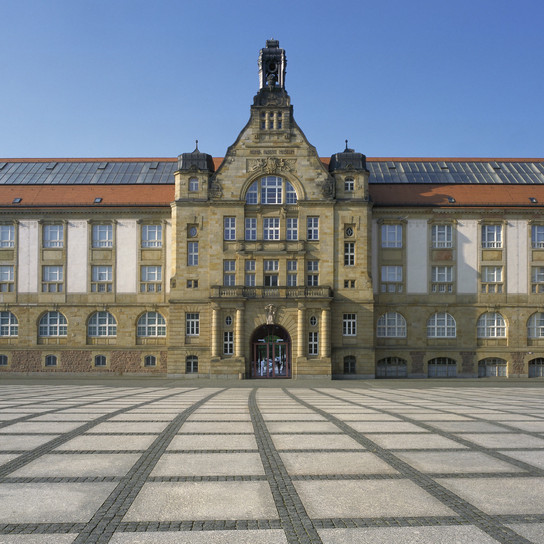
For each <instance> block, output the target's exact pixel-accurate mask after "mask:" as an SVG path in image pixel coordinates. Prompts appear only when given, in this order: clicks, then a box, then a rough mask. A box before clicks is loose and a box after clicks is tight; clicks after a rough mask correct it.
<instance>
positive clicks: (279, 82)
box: [259, 39, 287, 89]
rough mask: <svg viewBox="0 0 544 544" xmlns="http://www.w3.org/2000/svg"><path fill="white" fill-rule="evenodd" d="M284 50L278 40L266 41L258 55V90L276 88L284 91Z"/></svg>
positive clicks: (285, 61) (285, 62)
mask: <svg viewBox="0 0 544 544" xmlns="http://www.w3.org/2000/svg"><path fill="white" fill-rule="evenodd" d="M286 64H287V60H286V58H285V50H284V49H281V48H280V42H279V41H278V40H274V39H271V40H266V47H263V49H261V52H260V53H259V89H264V88H267V87H268V88H272V87H276V86H278V87H279V88H280V89H285V66H286Z"/></svg>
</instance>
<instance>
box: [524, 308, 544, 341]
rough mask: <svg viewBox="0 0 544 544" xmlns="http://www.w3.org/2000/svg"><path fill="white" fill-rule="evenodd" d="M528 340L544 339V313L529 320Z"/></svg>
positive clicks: (534, 315)
mask: <svg viewBox="0 0 544 544" xmlns="http://www.w3.org/2000/svg"><path fill="white" fill-rule="evenodd" d="M527 338H544V313H538V314H533V315H532V316H531V317H530V318H529V321H527Z"/></svg>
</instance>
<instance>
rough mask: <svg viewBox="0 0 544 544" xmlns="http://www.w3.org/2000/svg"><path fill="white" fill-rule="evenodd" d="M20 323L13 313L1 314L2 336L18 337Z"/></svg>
mask: <svg viewBox="0 0 544 544" xmlns="http://www.w3.org/2000/svg"><path fill="white" fill-rule="evenodd" d="M18 334H19V322H18V321H17V318H16V317H15V315H13V314H12V313H11V312H0V336H17V335H18Z"/></svg>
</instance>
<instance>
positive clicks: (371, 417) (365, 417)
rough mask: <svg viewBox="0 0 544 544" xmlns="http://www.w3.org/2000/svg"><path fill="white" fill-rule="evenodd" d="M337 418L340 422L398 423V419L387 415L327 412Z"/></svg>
mask: <svg viewBox="0 0 544 544" xmlns="http://www.w3.org/2000/svg"><path fill="white" fill-rule="evenodd" d="M329 413H330V414H331V415H333V416H335V417H337V418H338V419H339V420H340V421H400V419H399V418H398V417H395V416H391V415H389V414H378V413H372V414H365V413H345V412H338V411H334V412H329Z"/></svg>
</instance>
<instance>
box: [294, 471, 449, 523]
mask: <svg viewBox="0 0 544 544" xmlns="http://www.w3.org/2000/svg"><path fill="white" fill-rule="evenodd" d="M293 483H294V485H295V488H296V490H297V492H298V494H299V496H300V498H301V500H302V502H303V504H304V506H305V508H306V510H307V512H308V514H309V516H310V517H313V518H329V517H332V518H335V517H338V518H377V517H395V516H451V515H454V513H453V512H452V511H451V510H450V509H449V508H447V507H446V506H444V505H443V504H442V503H441V502H439V501H438V500H437V499H435V498H433V497H431V495H429V494H428V493H426V492H425V491H423V490H422V489H421V488H419V487H418V486H417V485H415V484H414V483H412V482H409V481H407V480H343V481H337V480H332V481H331V480H322V481H320V480H312V481H295V482H293Z"/></svg>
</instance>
